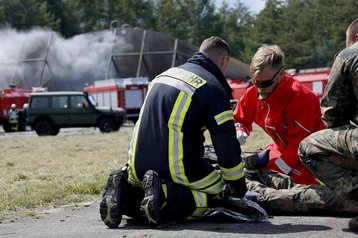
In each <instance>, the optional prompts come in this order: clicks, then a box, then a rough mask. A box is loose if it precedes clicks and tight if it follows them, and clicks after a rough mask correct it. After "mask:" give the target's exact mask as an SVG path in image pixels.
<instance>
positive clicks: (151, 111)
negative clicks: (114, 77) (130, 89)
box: [104, 37, 247, 227]
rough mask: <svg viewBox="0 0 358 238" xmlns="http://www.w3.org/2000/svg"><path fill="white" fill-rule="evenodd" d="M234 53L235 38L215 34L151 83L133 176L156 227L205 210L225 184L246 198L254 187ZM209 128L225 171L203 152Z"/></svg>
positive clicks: (132, 156) (132, 153) (132, 154)
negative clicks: (236, 112)
mask: <svg viewBox="0 0 358 238" xmlns="http://www.w3.org/2000/svg"><path fill="white" fill-rule="evenodd" d="M229 59H230V49H229V46H228V44H227V43H226V42H225V41H224V40H223V39H221V38H219V37H210V38H208V39H206V40H204V41H203V43H202V45H201V47H200V50H199V52H198V53H195V54H194V55H193V56H192V57H191V58H190V59H189V60H188V61H187V62H186V63H185V64H183V65H181V66H178V67H174V68H171V69H169V70H167V71H165V72H163V73H162V74H160V75H158V76H157V77H156V78H155V79H154V80H153V81H152V82H151V84H150V86H149V91H148V94H147V96H146V100H145V103H144V105H143V107H142V109H141V112H140V116H139V119H138V121H137V123H136V125H135V127H134V131H133V138H132V141H131V144H130V148H129V151H128V164H129V170H128V172H129V175H128V180H129V183H130V184H132V185H135V186H137V187H141V188H143V189H144V192H145V194H144V198H143V200H142V201H141V204H140V211H141V213H142V215H145V216H146V217H147V219H148V222H149V225H150V226H152V227H156V226H157V225H158V224H159V220H160V217H163V216H169V217H171V214H173V216H175V217H176V218H198V217H201V216H202V215H203V214H204V213H205V211H206V210H207V209H208V207H211V206H214V204H215V197H220V194H222V193H223V191H230V192H229V193H230V195H234V196H236V197H240V198H242V197H244V195H245V193H246V191H247V189H246V184H245V176H244V168H243V163H242V159H241V156H240V154H241V149H240V145H239V143H238V141H237V139H236V132H235V126H234V121H233V111H232V109H231V106H230V98H231V88H230V87H229V85H228V83H227V81H226V78H225V76H224V74H225V73H226V71H227V69H228V65H229ZM206 129H208V130H209V132H210V135H211V139H212V142H213V145H214V147H215V151H216V154H217V156H218V165H219V168H220V171H218V170H216V169H215V168H214V167H213V166H212V165H211V164H210V163H209V162H208V161H206V160H205V159H203V158H202V155H203V153H204V145H203V143H204V139H205V138H204V131H205V130H206ZM224 187H226V188H230V189H225V190H224ZM218 195H219V196H218ZM105 197H106V196H105ZM104 210H106V211H104V212H106V213H108V214H109V213H110V211H108V210H110V209H104ZM138 210H139V204H138Z"/></svg>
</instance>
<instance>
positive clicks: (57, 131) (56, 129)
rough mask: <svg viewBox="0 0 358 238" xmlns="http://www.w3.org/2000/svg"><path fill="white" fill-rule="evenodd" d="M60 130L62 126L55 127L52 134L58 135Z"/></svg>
mask: <svg viewBox="0 0 358 238" xmlns="http://www.w3.org/2000/svg"><path fill="white" fill-rule="evenodd" d="M59 132H60V128H58V127H54V128H52V132H51V135H52V136H56V135H57V134H58V133H59Z"/></svg>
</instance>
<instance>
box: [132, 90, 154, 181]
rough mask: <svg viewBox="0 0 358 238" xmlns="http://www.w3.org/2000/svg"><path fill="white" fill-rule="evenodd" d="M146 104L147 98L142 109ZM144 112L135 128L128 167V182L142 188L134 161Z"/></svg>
mask: <svg viewBox="0 0 358 238" xmlns="http://www.w3.org/2000/svg"><path fill="white" fill-rule="evenodd" d="M151 89H152V87H151V86H150V87H149V89H148V93H147V95H148V94H149V92H150V90H151ZM146 102H147V97H146V98H145V99H144V102H143V106H142V108H144V107H145V104H146ZM142 111H143V110H140V112H139V117H138V121H137V123H136V124H135V126H134V128H133V136H132V140H131V142H130V145H129V150H128V165H129V166H128V180H129V181H130V182H131V183H133V184H136V185H138V186H142V180H139V179H138V176H137V173H136V171H135V163H134V161H135V152H136V147H137V138H138V131H139V127H140V124H141V120H142Z"/></svg>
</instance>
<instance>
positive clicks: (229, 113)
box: [214, 110, 234, 125]
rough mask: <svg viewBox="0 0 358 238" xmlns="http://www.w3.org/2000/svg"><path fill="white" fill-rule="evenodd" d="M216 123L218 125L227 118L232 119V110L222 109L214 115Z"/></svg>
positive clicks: (227, 119)
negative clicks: (222, 110)
mask: <svg viewBox="0 0 358 238" xmlns="http://www.w3.org/2000/svg"><path fill="white" fill-rule="evenodd" d="M214 118H215V120H216V123H217V124H218V125H221V124H223V123H224V122H227V121H229V120H234V116H233V112H232V110H227V111H224V112H222V113H220V114H218V115H216V116H214Z"/></svg>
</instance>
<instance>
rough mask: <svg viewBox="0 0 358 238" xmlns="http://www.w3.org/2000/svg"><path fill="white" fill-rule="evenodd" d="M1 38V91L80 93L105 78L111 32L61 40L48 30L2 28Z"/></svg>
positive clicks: (111, 37) (110, 44)
mask: <svg viewBox="0 0 358 238" xmlns="http://www.w3.org/2000/svg"><path fill="white" fill-rule="evenodd" d="M0 39H1V40H0V75H1V78H0V89H4V88H6V87H8V86H9V84H14V85H16V86H17V87H19V88H28V89H31V87H39V86H44V87H48V89H49V90H51V91H52V90H83V88H84V86H85V84H91V83H93V81H95V80H101V79H104V78H105V76H106V70H107V68H108V64H109V60H110V58H109V57H110V52H111V50H112V46H113V33H112V32H111V31H110V30H105V31H99V32H95V33H88V34H82V35H77V36H74V37H72V38H69V39H64V38H63V37H61V36H60V35H59V34H58V33H56V32H54V31H52V30H48V29H40V28H37V29H32V30H29V31H17V30H14V29H10V28H5V29H0Z"/></svg>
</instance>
